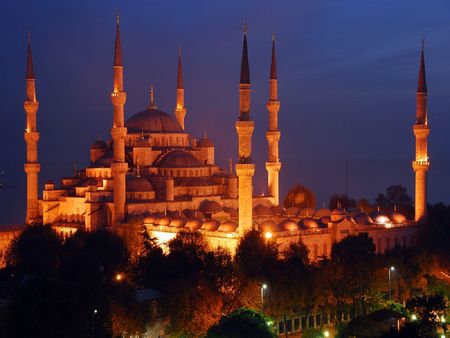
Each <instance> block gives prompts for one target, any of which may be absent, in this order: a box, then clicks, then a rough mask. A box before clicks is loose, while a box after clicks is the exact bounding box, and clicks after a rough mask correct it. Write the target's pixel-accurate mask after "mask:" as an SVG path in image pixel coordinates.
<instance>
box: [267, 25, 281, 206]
mask: <svg viewBox="0 0 450 338" xmlns="http://www.w3.org/2000/svg"><path fill="white" fill-rule="evenodd" d="M266 107H267V110H268V111H269V128H268V130H267V132H266V139H267V144H268V149H267V150H268V151H267V153H268V156H267V157H268V158H267V162H266V170H267V185H268V192H269V196H273V204H274V205H278V204H279V201H280V196H279V195H280V192H279V173H280V170H281V162H280V158H279V151H278V143H279V141H280V137H281V132H280V130H279V129H278V111H279V110H280V101H278V76H277V60H276V56H275V35H274V34H272V61H271V63H270V76H269V101H267V104H266Z"/></svg>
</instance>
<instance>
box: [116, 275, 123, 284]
mask: <svg viewBox="0 0 450 338" xmlns="http://www.w3.org/2000/svg"><path fill="white" fill-rule="evenodd" d="M122 279H123V275H122V274H121V273H118V274H117V275H116V281H118V282H120V281H121V280H122Z"/></svg>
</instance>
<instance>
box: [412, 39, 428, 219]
mask: <svg viewBox="0 0 450 338" xmlns="http://www.w3.org/2000/svg"><path fill="white" fill-rule="evenodd" d="M427 101H428V89H427V82H426V77H425V57H424V41H423V40H422V48H421V51H420V65H419V77H418V84H417V92H416V123H415V124H414V127H413V131H414V137H415V139H416V158H415V161H413V162H412V167H413V170H414V173H415V220H416V221H419V220H421V219H422V218H424V217H425V216H426V212H427V172H428V169H429V168H430V160H429V157H428V136H429V135H430V126H429V125H428V108H427V104H428V102H427Z"/></svg>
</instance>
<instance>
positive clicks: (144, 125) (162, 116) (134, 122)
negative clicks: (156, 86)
mask: <svg viewBox="0 0 450 338" xmlns="http://www.w3.org/2000/svg"><path fill="white" fill-rule="evenodd" d="M125 127H127V128H128V132H129V133H140V132H147V133H182V132H183V128H181V126H180V124H179V123H178V121H177V119H176V118H175V117H173V116H170V115H169V114H167V113H165V112H163V111H160V110H157V109H147V110H144V111H141V112H139V113H137V114H135V115H133V116H132V117H130V118H129V119H128V120H127V122H126V123H125Z"/></svg>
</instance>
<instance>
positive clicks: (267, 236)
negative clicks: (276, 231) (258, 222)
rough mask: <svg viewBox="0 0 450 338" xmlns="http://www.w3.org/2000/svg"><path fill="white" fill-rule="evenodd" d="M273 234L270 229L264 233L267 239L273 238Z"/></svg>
mask: <svg viewBox="0 0 450 338" xmlns="http://www.w3.org/2000/svg"><path fill="white" fill-rule="evenodd" d="M272 236H273V234H272V233H271V232H270V231H267V232H265V233H264V237H265V239H271V238H272Z"/></svg>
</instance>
